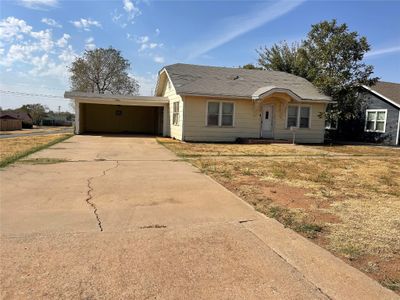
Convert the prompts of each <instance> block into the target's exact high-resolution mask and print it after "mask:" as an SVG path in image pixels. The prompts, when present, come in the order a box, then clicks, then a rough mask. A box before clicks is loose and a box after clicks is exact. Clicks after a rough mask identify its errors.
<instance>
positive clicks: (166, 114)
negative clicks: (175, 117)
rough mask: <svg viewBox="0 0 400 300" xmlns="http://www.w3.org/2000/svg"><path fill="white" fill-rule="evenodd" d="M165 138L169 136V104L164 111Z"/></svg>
mask: <svg viewBox="0 0 400 300" xmlns="http://www.w3.org/2000/svg"><path fill="white" fill-rule="evenodd" d="M163 136H169V103H168V104H165V105H164V109H163Z"/></svg>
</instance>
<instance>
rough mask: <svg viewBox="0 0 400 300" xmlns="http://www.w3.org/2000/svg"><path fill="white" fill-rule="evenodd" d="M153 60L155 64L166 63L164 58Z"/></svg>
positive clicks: (159, 57) (157, 57)
mask: <svg viewBox="0 0 400 300" xmlns="http://www.w3.org/2000/svg"><path fill="white" fill-rule="evenodd" d="M153 60H154V62H156V63H158V64H163V63H164V62H165V59H164V57H162V56H158V55H156V56H154V57H153Z"/></svg>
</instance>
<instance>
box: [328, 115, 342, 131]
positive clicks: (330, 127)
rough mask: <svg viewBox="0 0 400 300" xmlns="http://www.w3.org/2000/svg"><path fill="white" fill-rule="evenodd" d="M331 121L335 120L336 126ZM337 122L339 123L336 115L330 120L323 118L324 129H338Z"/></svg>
mask: <svg viewBox="0 0 400 300" xmlns="http://www.w3.org/2000/svg"><path fill="white" fill-rule="evenodd" d="M325 118H326V117H325ZM332 121H335V124H336V126H332ZM338 123H339V118H337V117H335V118H333V120H330V121H328V120H326V119H325V129H327V130H337V129H338Z"/></svg>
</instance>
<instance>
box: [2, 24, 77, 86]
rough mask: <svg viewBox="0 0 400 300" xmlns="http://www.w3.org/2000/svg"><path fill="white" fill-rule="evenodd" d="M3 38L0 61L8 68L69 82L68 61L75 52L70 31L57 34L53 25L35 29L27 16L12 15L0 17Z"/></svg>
mask: <svg viewBox="0 0 400 300" xmlns="http://www.w3.org/2000/svg"><path fill="white" fill-rule="evenodd" d="M0 38H1V41H2V42H1V51H0V54H1V55H0V65H2V66H4V67H5V68H6V69H13V70H15V74H17V75H18V74H19V75H20V76H22V77H29V76H32V75H34V76H35V78H38V77H43V76H49V77H52V78H55V79H56V80H59V81H60V82H61V81H62V82H67V79H68V69H67V65H68V64H70V63H71V62H72V60H73V59H74V58H75V56H76V55H75V52H74V50H73V48H72V46H71V45H69V40H70V38H71V36H70V35H69V34H67V33H64V34H63V35H62V36H61V37H59V38H54V37H53V32H52V30H51V29H46V30H40V31H33V29H32V27H31V26H29V25H28V24H27V23H26V22H25V21H24V20H20V19H16V18H14V17H9V18H7V19H3V20H1V21H0ZM3 42H4V43H3ZM56 75H57V76H56Z"/></svg>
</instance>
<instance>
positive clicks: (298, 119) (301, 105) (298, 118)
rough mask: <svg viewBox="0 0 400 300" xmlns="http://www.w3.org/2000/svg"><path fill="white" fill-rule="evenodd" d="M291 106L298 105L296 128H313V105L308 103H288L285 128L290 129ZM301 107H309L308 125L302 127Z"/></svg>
mask: <svg viewBox="0 0 400 300" xmlns="http://www.w3.org/2000/svg"><path fill="white" fill-rule="evenodd" d="M289 107H297V120H296V126H295V127H296V128H298V129H301V130H304V129H305V130H307V129H311V117H312V105H307V104H288V105H287V108H286V120H285V128H286V129H290V127H288V121H289ZM301 107H307V108H309V112H310V113H309V116H308V127H300V118H301V117H300V113H301Z"/></svg>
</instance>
